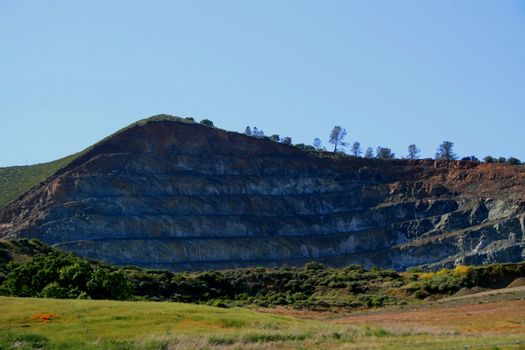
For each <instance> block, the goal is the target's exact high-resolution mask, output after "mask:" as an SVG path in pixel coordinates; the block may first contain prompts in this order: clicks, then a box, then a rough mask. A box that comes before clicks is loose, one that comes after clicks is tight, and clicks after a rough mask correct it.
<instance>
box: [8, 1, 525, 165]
mask: <svg viewBox="0 0 525 350" xmlns="http://www.w3.org/2000/svg"><path fill="white" fill-rule="evenodd" d="M160 113H166V114H173V115H179V116H192V117H194V118H196V119H201V118H209V119H211V120H213V121H214V122H215V124H216V125H217V126H219V127H222V128H225V129H229V130H237V131H242V130H244V128H245V127H246V126H247V125H250V126H257V127H259V128H260V129H262V130H264V132H265V133H266V134H273V133H278V134H280V135H281V136H291V137H292V138H293V141H294V143H299V142H303V143H308V144H309V143H311V142H312V140H313V139H314V138H315V137H320V138H321V139H322V140H323V142H324V143H325V144H326V142H327V138H328V134H329V132H330V129H331V128H332V127H333V126H334V125H342V126H343V127H345V128H346V129H347V130H348V141H354V140H358V141H360V142H361V144H362V145H363V146H364V147H367V146H373V147H374V148H375V147H376V146H378V145H381V146H383V147H390V148H392V150H393V151H394V152H395V153H396V155H398V156H402V155H405V154H406V148H407V146H408V145H409V144H411V143H415V144H417V145H418V146H419V147H420V148H421V149H422V155H423V156H424V157H428V156H432V155H433V154H434V153H435V150H436V147H437V146H438V144H439V143H441V142H442V141H443V140H450V141H453V142H454V143H455V149H456V152H457V153H458V154H459V155H460V156H465V155H471V154H473V155H477V156H478V157H483V156H485V155H487V154H491V155H495V156H509V155H513V156H516V157H518V158H520V159H522V160H525V138H524V132H525V1H522V0H516V1H511V0H491V1H484V0H454V1H452V0H426V1H421V0H413V1H399V0H397V1H390V0H385V1H377V0H362V1H351V0H344V1H331V0H317V1H305V0H300V1H289V0H287V1H281V0H278V1H268V0H265V1H245V0H242V1H227V0H221V1H158V0H149V1H130V0H122V1H116V0H112V1H98V0H86V1H53V0H46V1H25V0H0V122H1V123H0V166H7V165H16V164H24V163H25V159H26V158H27V160H28V162H29V163H38V162H44V161H50V160H53V159H56V158H59V157H63V156H66V155H68V154H71V153H74V152H77V151H79V150H82V149H83V148H85V147H87V146H89V145H90V144H92V143H94V142H96V141H98V140H100V139H101V138H103V137H105V136H107V135H108V134H110V133H112V132H114V131H115V130H117V129H119V128H121V127H123V126H125V125H127V124H129V123H131V122H133V121H135V120H137V119H141V118H144V117H148V116H151V115H155V114H160Z"/></svg>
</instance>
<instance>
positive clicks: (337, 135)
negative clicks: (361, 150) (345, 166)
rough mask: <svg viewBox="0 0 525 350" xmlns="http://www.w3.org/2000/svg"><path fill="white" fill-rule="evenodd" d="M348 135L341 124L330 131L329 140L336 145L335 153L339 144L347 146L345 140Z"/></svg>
mask: <svg viewBox="0 0 525 350" xmlns="http://www.w3.org/2000/svg"><path fill="white" fill-rule="evenodd" d="M345 137H346V130H345V129H344V128H342V127H341V126H339V125H336V126H334V128H333V129H332V131H331V132H330V139H329V142H330V143H331V144H332V145H334V153H335V152H337V146H341V147H345V146H346V145H347V143H346V142H345V141H344V138H345Z"/></svg>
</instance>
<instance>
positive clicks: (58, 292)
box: [40, 282, 70, 299]
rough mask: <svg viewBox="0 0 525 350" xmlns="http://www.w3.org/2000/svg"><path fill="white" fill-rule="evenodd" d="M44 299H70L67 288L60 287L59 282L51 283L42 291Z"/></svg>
mask: <svg viewBox="0 0 525 350" xmlns="http://www.w3.org/2000/svg"><path fill="white" fill-rule="evenodd" d="M40 295H41V296H42V297H43V298H55V299H68V298H69V297H70V295H69V293H68V290H67V289H66V288H63V287H60V285H59V284H58V283H57V282H51V283H49V284H48V285H47V286H45V287H44V289H42V292H41V293H40Z"/></svg>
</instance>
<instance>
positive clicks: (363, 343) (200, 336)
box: [0, 297, 525, 349]
mask: <svg viewBox="0 0 525 350" xmlns="http://www.w3.org/2000/svg"><path fill="white" fill-rule="evenodd" d="M515 302H516V303H521V304H523V302H522V301H515ZM519 305H520V304H516V305H514V306H512V305H510V306H508V307H509V308H512V309H516V306H519ZM479 308H483V307H482V306H478V309H476V310H477V311H476V312H478V313H479V312H481V311H480V309H479ZM518 308H519V307H518ZM498 309H499V308H498V307H491V308H490V310H491V312H492V313H491V318H492V319H493V320H496V319H497V318H500V319H502V320H503V319H505V317H506V316H505V315H506V314H505V313H506V311H505V310H507V311H508V309H503V311H501V312H500V313H498V311H497V310H498ZM522 309H523V307H522ZM0 311H1V312H0V349H34V348H43V349H384V348H388V349H458V348H461V349H463V348H465V347H466V346H468V348H469V349H525V343H520V342H521V341H524V340H525V335H523V333H516V332H515V328H512V327H509V329H508V332H507V331H506V329H505V327H499V328H498V329H497V332H491V331H490V329H488V330H487V329H486V328H482V330H480V331H477V330H475V329H474V330H472V329H471V330H467V331H461V329H460V328H455V329H451V328H450V327H448V321H449V320H448V321H447V318H446V317H444V318H442V319H441V321H436V322H435V324H432V325H430V326H429V325H428V324H426V323H424V322H421V326H418V325H417V324H418V323H417V322H416V323H414V322H412V323H403V322H397V321H396V320H399V318H400V316H399V311H397V314H396V315H397V316H395V317H394V316H388V317H385V318H384V321H385V322H386V323H385V322H380V323H381V324H380V325H379V324H378V319H377V315H375V319H372V320H371V322H367V320H366V315H360V316H359V317H357V318H355V319H352V317H344V318H337V315H331V317H326V319H323V317H325V316H326V315H324V316H320V317H318V318H317V319H305V318H294V317H290V316H284V315H275V314H271V313H261V312H256V311H251V310H248V309H242V308H233V309H224V308H215V307H209V306H202V305H190V304H182V303H170V302H157V303H156V302H120V301H95V300H58V299H33V298H11V297H0ZM435 311H436V312H431V313H430V314H433V315H435V314H439V313H440V311H439V310H435ZM386 315H388V313H387V314H386ZM520 317H523V314H521V315H515V318H514V319H513V320H514V322H518V321H519V320H520ZM517 320H518V321H517ZM521 320H523V318H521ZM509 324H511V323H509ZM498 344H499V345H498Z"/></svg>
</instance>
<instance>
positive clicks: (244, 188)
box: [0, 120, 525, 270]
mask: <svg viewBox="0 0 525 350" xmlns="http://www.w3.org/2000/svg"><path fill="white" fill-rule="evenodd" d="M524 220H525V168H524V167H523V166H521V167H516V166H515V167H511V166H507V165H499V164H497V165H496V164H477V163H471V162H457V161H453V162H445V161H443V162H436V161H433V160H417V161H409V160H391V161H383V160H376V159H363V158H337V157H334V156H332V155H328V154H319V153H316V152H304V151H302V150H300V149H297V148H295V147H292V146H287V145H283V144H279V143H276V142H273V141H270V140H265V139H257V138H253V137H248V136H245V135H241V134H238V133H233V132H226V131H223V130H219V129H215V128H210V127H206V126H202V125H199V124H194V123H184V122H180V121H177V120H160V121H158V120H146V121H144V122H142V123H138V124H136V125H134V126H132V127H130V128H127V129H125V130H123V131H121V132H119V133H117V134H115V135H113V136H111V137H109V138H108V139H106V140H104V141H102V142H100V143H98V144H97V145H95V146H94V147H93V148H92V149H91V150H89V151H87V152H85V153H84V154H83V155H82V156H80V157H79V158H77V159H75V160H74V161H73V162H71V163H70V164H69V165H67V166H66V167H65V168H63V169H61V170H60V171H58V172H57V173H56V174H54V175H53V176H51V177H50V178H48V179H47V180H46V181H44V182H43V183H41V184H40V185H39V186H37V187H35V188H33V189H32V190H31V191H29V192H28V193H26V194H25V195H23V196H21V197H20V198H18V199H17V200H16V201H14V202H12V203H11V204H9V205H8V206H6V207H4V208H2V209H0V237H3V238H14V237H37V238H39V239H41V240H42V241H44V242H46V243H49V244H53V245H56V246H58V247H59V248H61V249H63V250H66V251H72V252H74V253H76V254H78V255H82V256H87V257H90V258H94V259H100V260H104V261H107V262H110V263H115V264H119V265H138V266H144V267H151V268H168V269H170V270H201V269H208V268H214V269H217V268H233V267H240V266H282V265H290V264H304V263H305V262H307V261H312V260H317V261H323V262H325V263H327V264H329V265H334V266H340V265H344V264H348V263H358V264H364V265H366V266H370V265H378V266H382V267H392V268H395V269H406V268H408V267H412V266H419V265H425V266H427V267H431V268H439V267H441V266H451V265H454V264H459V263H464V264H465V263H466V264H481V263H486V262H495V261H498V262H507V261H508V262H511V261H520V260H522V259H523V258H524V256H525V223H524Z"/></svg>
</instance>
